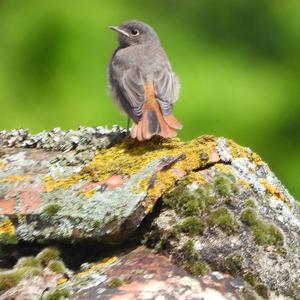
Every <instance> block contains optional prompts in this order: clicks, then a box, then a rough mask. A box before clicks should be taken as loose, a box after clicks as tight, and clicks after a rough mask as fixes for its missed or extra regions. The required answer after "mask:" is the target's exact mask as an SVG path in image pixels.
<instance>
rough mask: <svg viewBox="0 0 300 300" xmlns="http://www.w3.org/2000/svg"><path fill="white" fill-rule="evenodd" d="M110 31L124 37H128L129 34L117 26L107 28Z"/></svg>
mask: <svg viewBox="0 0 300 300" xmlns="http://www.w3.org/2000/svg"><path fill="white" fill-rule="evenodd" d="M108 27H109V28H110V29H112V30H115V31H117V32H119V33H122V34H124V35H126V36H128V37H129V34H128V33H127V32H126V31H124V30H122V29H121V28H119V27H118V26H108Z"/></svg>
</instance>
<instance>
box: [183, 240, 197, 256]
mask: <svg viewBox="0 0 300 300" xmlns="http://www.w3.org/2000/svg"><path fill="white" fill-rule="evenodd" d="M182 250H183V253H184V256H185V257H187V258H191V257H193V256H194V255H195V247H194V242H193V241H192V240H188V241H187V242H186V243H185V244H184V245H183V248H182Z"/></svg>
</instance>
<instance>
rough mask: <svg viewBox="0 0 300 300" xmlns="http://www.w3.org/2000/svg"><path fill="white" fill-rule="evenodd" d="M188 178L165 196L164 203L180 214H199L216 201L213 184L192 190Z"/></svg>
mask: <svg viewBox="0 0 300 300" xmlns="http://www.w3.org/2000/svg"><path fill="white" fill-rule="evenodd" d="M188 184H189V182H188V179H187V180H183V181H182V182H181V183H180V184H179V185H178V186H177V187H176V188H175V189H173V190H172V191H171V192H170V193H169V194H168V195H167V196H165V198H164V204H165V205H166V206H167V207H169V208H172V209H174V210H175V211H176V212H177V213H178V214H179V215H180V216H198V215H202V214H203V213H204V212H206V211H208V208H209V207H210V206H212V205H213V204H215V203H216V201H217V200H216V199H215V198H214V197H213V196H212V186H211V185H210V184H208V183H206V184H203V185H201V186H200V187H199V188H198V189H196V190H194V191H191V190H189V188H188V187H187V185H188Z"/></svg>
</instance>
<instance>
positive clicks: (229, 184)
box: [214, 173, 239, 197]
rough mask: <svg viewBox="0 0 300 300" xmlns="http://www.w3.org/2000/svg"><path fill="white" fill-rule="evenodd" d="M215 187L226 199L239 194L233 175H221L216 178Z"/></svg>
mask: <svg viewBox="0 0 300 300" xmlns="http://www.w3.org/2000/svg"><path fill="white" fill-rule="evenodd" d="M214 186H215V190H216V192H217V193H218V194H219V195H221V196H224V197H228V196H230V195H231V194H237V193H239V188H238V186H237V185H236V180H235V177H234V176H233V175H231V174H225V173H224V174H219V175H217V176H216V177H215V181H214Z"/></svg>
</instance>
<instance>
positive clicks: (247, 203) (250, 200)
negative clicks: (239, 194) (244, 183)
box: [246, 198, 256, 208]
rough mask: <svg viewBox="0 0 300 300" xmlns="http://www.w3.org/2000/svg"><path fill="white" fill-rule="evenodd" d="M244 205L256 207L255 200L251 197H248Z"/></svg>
mask: <svg viewBox="0 0 300 300" xmlns="http://www.w3.org/2000/svg"><path fill="white" fill-rule="evenodd" d="M246 205H247V206H248V207H251V208H256V203H255V201H254V200H253V199H251V198H250V199H248V200H246Z"/></svg>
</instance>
